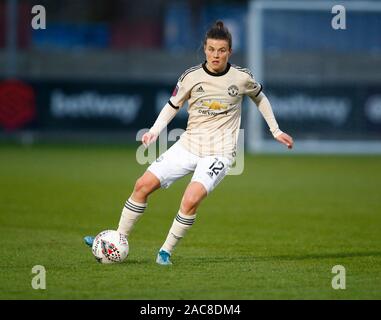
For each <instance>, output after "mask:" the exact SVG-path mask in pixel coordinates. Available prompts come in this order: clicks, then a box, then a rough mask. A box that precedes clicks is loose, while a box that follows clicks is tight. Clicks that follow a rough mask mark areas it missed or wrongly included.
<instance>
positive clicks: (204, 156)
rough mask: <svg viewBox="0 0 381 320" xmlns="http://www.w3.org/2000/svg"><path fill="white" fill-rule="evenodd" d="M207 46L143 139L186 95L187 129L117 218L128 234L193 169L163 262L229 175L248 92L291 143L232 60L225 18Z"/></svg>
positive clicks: (154, 133)
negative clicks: (151, 199) (151, 202)
mask: <svg viewBox="0 0 381 320" xmlns="http://www.w3.org/2000/svg"><path fill="white" fill-rule="evenodd" d="M204 52H205V56H206V61H205V62H204V63H203V64H200V65H198V66H195V67H192V68H190V69H188V70H186V71H185V72H184V73H183V74H182V75H181V77H180V78H179V79H178V82H177V85H176V88H175V90H174V91H173V94H172V96H171V98H170V99H169V101H168V103H167V104H166V105H165V106H164V108H163V109H162V111H161V112H160V114H159V116H158V118H157V120H156V122H155V123H154V125H153V126H152V128H151V129H150V130H149V132H147V133H146V134H144V135H143V137H142V143H143V144H144V145H145V146H148V145H149V144H151V143H153V142H154V141H155V140H156V139H157V137H158V136H159V134H160V132H161V130H162V129H163V128H165V127H166V126H167V125H168V123H169V122H170V121H171V120H172V119H173V117H174V116H175V115H176V114H177V112H178V111H179V109H180V108H181V107H182V106H183V104H184V102H185V101H188V104H189V107H188V113H189V118H188V124H187V128H186V131H185V132H184V133H183V134H182V135H181V137H180V139H179V141H177V142H176V143H175V144H174V145H173V146H172V147H171V148H169V149H168V150H167V151H166V152H164V153H163V154H162V155H161V156H160V157H159V158H158V159H157V160H156V161H155V162H154V163H152V164H151V165H150V166H149V167H148V168H147V171H146V172H145V173H144V174H143V175H142V176H141V177H140V178H139V179H138V180H137V181H136V184H135V188H134V190H133V192H132V194H131V196H130V198H129V199H128V200H127V201H126V203H125V206H124V208H123V211H122V214H121V217H120V221H119V227H118V231H119V232H120V233H122V234H125V235H126V236H127V237H128V236H129V234H130V232H131V230H132V227H133V226H134V225H135V223H136V222H137V220H138V219H139V217H140V216H141V215H142V214H143V212H144V210H145V209H146V207H147V199H148V196H149V195H150V194H151V193H152V192H154V191H155V190H157V189H158V188H160V187H162V188H168V187H169V186H170V185H171V184H172V183H173V182H174V181H176V180H177V179H179V178H181V177H183V176H185V175H187V174H188V173H190V172H194V173H193V177H192V179H191V182H190V183H189V185H188V186H187V188H186V190H185V192H184V195H183V197H182V200H181V203H180V208H179V211H178V213H177V215H176V218H175V219H174V221H173V224H172V226H171V228H170V230H169V233H168V236H167V238H166V240H165V242H164V244H163V245H162V247H161V249H160V250H159V253H158V255H157V258H156V262H157V263H158V264H161V265H170V264H172V263H171V261H170V257H171V254H172V252H173V250H174V248H175V246H176V244H177V243H178V242H179V240H180V239H182V238H183V237H184V236H185V234H186V232H187V231H188V230H189V229H190V228H191V226H192V225H193V223H194V221H195V219H196V211H197V208H198V207H199V205H200V203H201V202H202V200H203V199H204V198H205V197H206V196H207V195H208V194H210V193H211V192H212V190H213V189H214V188H215V187H216V185H217V184H218V183H219V182H220V181H221V180H222V179H223V178H224V177H225V175H226V174H227V172H228V170H229V168H230V167H231V164H232V163H233V161H234V157H235V155H236V147H237V139H238V133H239V129H240V122H241V103H242V98H243V96H244V95H248V96H249V97H250V98H251V99H252V100H253V101H254V102H255V104H256V105H257V107H258V109H259V111H260V112H261V114H262V116H263V117H264V119H265V120H266V122H267V124H268V126H269V128H270V131H271V133H272V135H273V136H274V138H275V139H276V140H278V141H279V142H281V143H283V144H285V145H286V146H287V147H288V148H290V149H291V148H292V146H293V140H292V138H291V137H290V136H289V135H288V134H286V133H284V132H282V131H281V130H280V129H279V126H278V124H277V122H276V120H275V117H274V114H273V111H272V108H271V105H270V102H269V100H268V99H267V98H266V96H265V95H264V93H263V92H262V85H260V84H259V83H257V82H256V81H255V79H254V77H253V75H252V74H251V72H250V71H249V70H248V69H244V68H241V67H238V66H235V65H232V64H230V63H229V58H230V56H231V54H232V36H231V34H230V32H229V30H228V29H227V28H226V27H225V26H224V24H223V22H222V21H217V22H216V23H215V24H214V25H213V26H212V27H211V28H210V29H209V30H208V32H207V33H206V35H205V39H204ZM85 242H86V243H87V244H88V245H90V246H91V245H92V242H93V237H85Z"/></svg>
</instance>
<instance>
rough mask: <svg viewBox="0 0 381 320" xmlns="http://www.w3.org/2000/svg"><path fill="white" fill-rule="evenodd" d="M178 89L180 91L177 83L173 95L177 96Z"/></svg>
mask: <svg viewBox="0 0 381 320" xmlns="http://www.w3.org/2000/svg"><path fill="white" fill-rule="evenodd" d="M177 91H179V85H176V88H175V89H173V92H172V97H175V96H176V95H177Z"/></svg>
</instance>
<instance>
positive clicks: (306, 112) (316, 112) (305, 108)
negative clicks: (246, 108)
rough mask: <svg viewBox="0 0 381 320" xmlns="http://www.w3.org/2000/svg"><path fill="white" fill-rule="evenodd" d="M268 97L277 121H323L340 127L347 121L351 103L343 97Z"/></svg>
mask: <svg viewBox="0 0 381 320" xmlns="http://www.w3.org/2000/svg"><path fill="white" fill-rule="evenodd" d="M268 96H269V100H270V102H271V105H272V106H273V108H274V113H275V115H276V117H277V118H279V119H287V120H296V121H306V120H314V121H315V120H324V121H327V122H330V123H332V124H334V125H341V124H343V123H344V122H345V121H346V120H347V119H348V117H349V113H350V111H351V108H352V105H351V101H350V100H349V99H348V98H343V97H333V96H328V97H312V96H308V95H304V94H296V95H290V96H285V97H280V96H276V95H273V94H269V95H268Z"/></svg>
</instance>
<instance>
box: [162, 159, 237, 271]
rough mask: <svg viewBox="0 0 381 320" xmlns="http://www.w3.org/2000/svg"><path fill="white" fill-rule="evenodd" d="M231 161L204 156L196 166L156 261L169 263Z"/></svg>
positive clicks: (224, 174) (227, 169)
mask: <svg viewBox="0 0 381 320" xmlns="http://www.w3.org/2000/svg"><path fill="white" fill-rule="evenodd" d="M230 165H231V161H230V160H229V159H227V158H225V157H204V158H201V159H200V160H199V161H198V163H197V166H196V170H195V172H194V174H193V177H192V181H191V182H190V184H189V185H188V187H187V189H186V190H185V192H184V196H183V198H182V200H181V204H180V210H179V212H178V213H177V215H176V218H175V219H174V221H173V223H172V227H171V229H170V230H169V233H168V236H167V238H166V240H165V242H164V244H163V246H162V247H161V249H160V251H159V254H158V256H157V259H156V262H157V263H159V264H163V265H169V264H171V262H170V259H169V258H170V256H171V254H172V251H173V250H174V248H175V246H176V245H177V243H178V242H179V241H180V240H181V239H182V238H183V237H184V236H185V234H186V233H187V231H188V230H189V229H190V228H191V227H192V225H193V223H194V221H195V219H196V211H197V208H198V207H199V205H200V204H201V202H202V200H203V199H204V198H205V197H206V196H207V195H208V194H209V193H210V192H211V191H212V190H213V189H214V188H215V187H216V186H217V184H218V183H219V182H220V181H221V180H222V179H223V178H224V177H225V176H226V174H227V172H228V171H229V169H230Z"/></svg>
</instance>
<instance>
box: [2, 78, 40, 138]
mask: <svg viewBox="0 0 381 320" xmlns="http://www.w3.org/2000/svg"><path fill="white" fill-rule="evenodd" d="M35 100H36V99H35V92H34V90H33V88H32V87H31V86H29V85H27V84H25V83H23V82H21V81H18V80H6V81H3V82H0V126H1V127H3V128H4V129H5V130H8V131H9V130H14V129H19V128H21V127H23V126H24V125H25V124H26V123H28V122H30V121H32V120H33V119H34V118H35V116H36V102H35Z"/></svg>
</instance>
